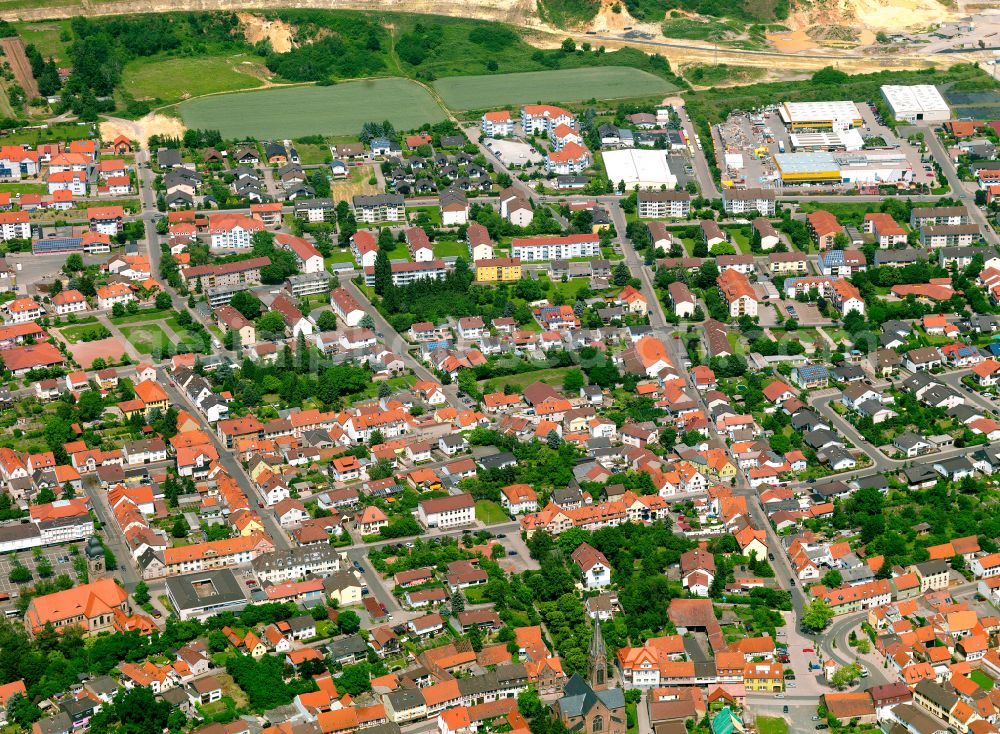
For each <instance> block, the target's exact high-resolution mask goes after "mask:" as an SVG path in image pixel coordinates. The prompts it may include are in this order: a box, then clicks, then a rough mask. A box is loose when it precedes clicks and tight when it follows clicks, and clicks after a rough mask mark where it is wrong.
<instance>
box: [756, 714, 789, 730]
mask: <svg viewBox="0 0 1000 734" xmlns="http://www.w3.org/2000/svg"><path fill="white" fill-rule="evenodd" d="M757 731H758V732H759V734H788V722H787V721H785V720H784V719H782V718H780V717H778V716H758V717H757Z"/></svg>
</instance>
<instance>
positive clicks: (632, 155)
mask: <svg viewBox="0 0 1000 734" xmlns="http://www.w3.org/2000/svg"><path fill="white" fill-rule="evenodd" d="M602 155H603V156H604V167H605V168H606V169H607V172H608V180H609V181H610V182H611V183H612V184H613V185H615V186H617V185H618V182H619V181H624V182H625V188H626V189H637V188H638V189H658V188H660V187H661V186H664V185H665V186H666V187H667V188H668V189H672V188H673V187H674V186H676V185H677V176H675V175H674V174H673V173H671V172H670V166H669V165H668V164H667V153H666V151H663V150H639V149H636V148H626V149H624V150H608V151H605V152H604V153H602Z"/></svg>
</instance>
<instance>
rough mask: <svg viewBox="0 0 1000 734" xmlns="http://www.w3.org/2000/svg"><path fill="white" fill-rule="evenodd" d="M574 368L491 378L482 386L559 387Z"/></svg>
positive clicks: (554, 368) (556, 368) (557, 368)
mask: <svg viewBox="0 0 1000 734" xmlns="http://www.w3.org/2000/svg"><path fill="white" fill-rule="evenodd" d="M571 369H575V368H573V367H553V368H551V369H547V370H535V371H533V372H522V373H521V374H519V375H507V376H505V377H491V378H489V379H488V380H483V381H482V382H481V383H480V385H482V384H484V383H487V382H491V383H493V384H495V385H497V387H498V388H503V386H504V385H514V386H515V387H520V388H524V387H525V386H526V385H530V384H531V383H533V382H544V383H546V384H549V385H554V386H555V387H559V386H561V385H562V383H563V378H564V377H565V376H566V373H567V372H569V371H570V370H571Z"/></svg>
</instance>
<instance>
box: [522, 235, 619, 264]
mask: <svg viewBox="0 0 1000 734" xmlns="http://www.w3.org/2000/svg"><path fill="white" fill-rule="evenodd" d="M510 254H511V257H519V258H521V261H522V262H526V261H535V262H537V261H548V260H569V259H571V258H574V257H599V256H600V254H601V240H600V238H599V237H598V236H597V235H568V236H566V237H558V236H556V237H529V238H526V239H516V238H515V239H514V240H513V241H512V242H511V253H510Z"/></svg>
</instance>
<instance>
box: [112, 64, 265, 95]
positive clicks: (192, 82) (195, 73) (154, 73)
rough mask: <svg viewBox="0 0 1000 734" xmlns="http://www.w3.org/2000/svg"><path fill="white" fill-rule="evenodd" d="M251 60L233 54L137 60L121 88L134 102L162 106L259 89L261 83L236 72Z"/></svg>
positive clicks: (131, 66) (129, 69)
mask: <svg viewBox="0 0 1000 734" xmlns="http://www.w3.org/2000/svg"><path fill="white" fill-rule="evenodd" d="M252 58H253V57H251V56H249V55H247V54H236V55H233V56H198V57H182V58H150V59H138V60H136V61H132V62H130V63H129V64H128V65H127V66H126V67H125V70H124V72H123V74H122V87H123V88H124V89H125V91H126V92H128V93H129V94H131V95H132V96H133V97H135V98H136V99H156V100H159V101H160V102H162V103H164V104H167V103H170V102H177V101H180V100H182V99H187V98H188V97H199V96H201V95H203V94H212V93H213V92H230V91H233V90H235V89H250V88H252V87H259V86H260V85H261V84H263V82H261V80H260V79H258V78H257V77H255V76H252V75H251V74H249V73H243V72H241V71H239V69H241V67H242V64H243V62H245V61H251V59H252ZM254 63H256V62H254ZM246 68H248V69H249V67H246Z"/></svg>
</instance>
